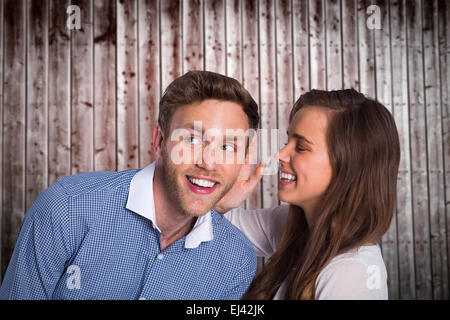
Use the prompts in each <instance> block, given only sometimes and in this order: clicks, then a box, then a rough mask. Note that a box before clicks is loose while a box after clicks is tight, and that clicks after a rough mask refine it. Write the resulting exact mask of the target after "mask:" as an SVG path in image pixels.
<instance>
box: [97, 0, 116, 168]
mask: <svg viewBox="0 0 450 320" xmlns="http://www.w3.org/2000/svg"><path fill="white" fill-rule="evenodd" d="M115 9H116V8H115V2H114V1H110V0H100V1H99V0H97V1H95V2H94V84H95V92H94V101H95V103H94V150H95V153H94V154H95V155H94V157H95V158H94V169H95V170H97V171H114V170H116V169H117V166H116V12H115Z"/></svg>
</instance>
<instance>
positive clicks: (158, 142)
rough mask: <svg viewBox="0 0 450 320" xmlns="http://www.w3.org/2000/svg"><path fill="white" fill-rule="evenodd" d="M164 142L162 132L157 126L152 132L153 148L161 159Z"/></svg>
mask: <svg viewBox="0 0 450 320" xmlns="http://www.w3.org/2000/svg"><path fill="white" fill-rule="evenodd" d="M163 141H164V134H163V130H162V129H161V127H160V126H159V125H157V126H156V128H155V130H154V131H153V146H154V147H155V154H156V155H157V156H158V157H160V158H162V146H163Z"/></svg>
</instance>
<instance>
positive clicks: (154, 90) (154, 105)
mask: <svg viewBox="0 0 450 320" xmlns="http://www.w3.org/2000/svg"><path fill="white" fill-rule="evenodd" d="M138 28H139V31H138V34H139V121H140V124H139V142H140V143H139V150H140V152H139V156H140V158H139V166H140V167H143V166H146V165H148V164H150V163H151V162H153V161H154V160H155V159H156V157H155V151H154V148H153V130H154V129H155V127H156V125H157V123H158V110H159V109H158V105H159V98H160V91H161V88H160V77H159V48H160V44H159V34H160V28H159V1H158V0H140V1H139V27H138Z"/></svg>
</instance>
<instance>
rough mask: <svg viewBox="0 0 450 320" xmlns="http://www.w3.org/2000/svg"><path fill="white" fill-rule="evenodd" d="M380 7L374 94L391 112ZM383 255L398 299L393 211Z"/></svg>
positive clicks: (384, 10)
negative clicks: (375, 90) (375, 89)
mask: <svg viewBox="0 0 450 320" xmlns="http://www.w3.org/2000/svg"><path fill="white" fill-rule="evenodd" d="M374 4H375V5H376V6H378V8H380V23H381V25H380V27H381V29H380V30H375V31H374V37H375V60H376V70H375V72H376V75H377V77H376V88H377V92H376V96H377V98H378V100H379V101H380V102H381V103H382V104H383V105H384V106H385V107H386V108H387V109H388V110H389V111H390V112H391V113H392V112H393V108H392V81H391V80H392V74H391V70H392V64H391V53H390V50H391V46H390V41H391V31H390V23H389V1H388V0H377V1H375V2H374ZM381 244H382V248H383V257H384V261H385V263H386V269H387V272H388V289H389V299H394V300H398V299H399V282H398V281H399V275H398V267H399V266H398V254H397V245H398V244H397V218H396V215H395V212H394V216H393V218H392V222H391V225H390V227H389V230H388V231H387V232H386V234H385V235H384V236H383V238H382V240H381Z"/></svg>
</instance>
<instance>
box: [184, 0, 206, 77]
mask: <svg viewBox="0 0 450 320" xmlns="http://www.w3.org/2000/svg"><path fill="white" fill-rule="evenodd" d="M203 50H204V43H203V1H201V0H194V1H185V2H183V73H186V72H187V71H190V70H203V67H204V59H203V58H204V57H203ZM208 54H209V55H210V54H212V53H211V52H209V53H208Z"/></svg>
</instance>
